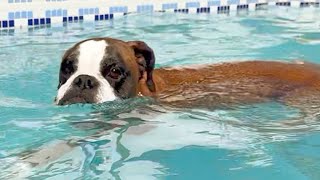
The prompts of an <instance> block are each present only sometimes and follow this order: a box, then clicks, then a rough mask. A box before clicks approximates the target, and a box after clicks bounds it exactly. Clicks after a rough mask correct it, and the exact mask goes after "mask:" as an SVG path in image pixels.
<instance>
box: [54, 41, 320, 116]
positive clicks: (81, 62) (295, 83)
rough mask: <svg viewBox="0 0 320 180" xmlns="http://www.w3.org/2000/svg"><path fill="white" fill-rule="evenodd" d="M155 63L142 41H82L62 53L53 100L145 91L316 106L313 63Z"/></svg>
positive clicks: (177, 98) (102, 98) (211, 101)
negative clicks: (158, 64)
mask: <svg viewBox="0 0 320 180" xmlns="http://www.w3.org/2000/svg"><path fill="white" fill-rule="evenodd" d="M195 61H196V60H195ZM154 66H155V54H154V52H153V50H152V48H151V47H149V46H148V45H147V44H146V43H145V42H143V41H128V42H125V41H122V40H118V39H113V38H92V39H87V40H84V41H81V42H79V43H77V44H75V45H74V46H73V47H71V48H70V49H68V50H67V51H66V53H65V54H64V56H63V58H62V61H61V66H60V75H59V85H58V93H57V96H56V99H55V102H56V104H57V105H68V104H75V103H103V102H107V101H114V100H116V99H128V98H133V97H137V96H148V97H152V98H154V99H155V100H156V101H158V102H160V103H162V104H167V105H170V106H174V107H183V108H185V107H201V108H228V107H232V106H235V105H239V104H248V103H257V102H265V101H280V102H282V103H285V104H287V105H291V106H296V107H299V108H300V109H303V110H304V111H310V108H309V107H310V106H316V107H318V106H319V102H320V101H319V97H320V94H319V92H320V68H319V65H316V64H311V63H304V62H301V61H300V62H296V63H292V62H291V63H290V62H280V61H240V62H232V63H221V64H209V65H202V66H201V65H195V66H188V67H170V68H158V69H155V68H154ZM316 111H318V108H317V110H316Z"/></svg>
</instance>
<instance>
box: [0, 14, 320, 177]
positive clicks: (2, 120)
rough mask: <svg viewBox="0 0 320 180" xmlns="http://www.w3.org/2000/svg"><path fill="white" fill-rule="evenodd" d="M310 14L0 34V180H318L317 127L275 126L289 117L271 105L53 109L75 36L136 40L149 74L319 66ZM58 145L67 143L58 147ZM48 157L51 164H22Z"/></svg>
mask: <svg viewBox="0 0 320 180" xmlns="http://www.w3.org/2000/svg"><path fill="white" fill-rule="evenodd" d="M319 13H320V10H319V9H314V8H310V9H293V8H290V9H287V8H275V9H273V10H260V11H256V12H250V13H248V12H247V11H243V12H239V13H238V14H236V15H228V14H218V15H213V14H199V15H195V14H170V13H168V14H161V13H154V14H152V15H145V14H144V15H129V16H124V17H123V18H121V19H117V20H115V21H103V22H102V21H101V22H94V23H74V24H72V23H71V24H68V25H67V26H65V27H63V28H62V27H52V28H37V29H30V30H29V31H21V30H16V31H15V32H12V31H2V32H1V35H2V36H1V41H0V47H1V50H0V58H1V61H0V67H1V69H0V82H1V86H0V147H1V149H0V169H2V171H1V172H0V179H11V178H17V177H20V178H30V179H44V178H48V179H50V178H51V179H62V178H63V179H268V178H272V179H283V178H290V179H299V180H301V179H319V178H320V173H319V172H320V171H319V170H320V165H319V163H318V162H319V159H320V156H319V154H318V152H319V151H320V148H319V147H320V146H319V145H320V133H319V127H320V126H319V125H320V123H319V122H308V121H306V122H305V124H299V125H296V126H291V127H285V126H284V127H281V126H279V124H277V122H279V121H283V120H287V119H290V118H295V117H298V116H299V110H298V109H294V108H292V107H287V106H284V105H283V104H279V103H276V102H270V103H263V104H253V105H243V106H239V107H237V108H233V109H215V110H212V111H206V110H201V109H184V110H176V109H170V108H166V107H160V106H158V105H155V104H152V101H150V99H147V98H140V99H132V100H127V101H125V102H113V103H106V104H103V105H96V106H90V105H72V106H68V107H57V106H55V105H54V104H53V99H54V96H55V95H56V89H57V82H58V71H59V62H60V58H61V56H62V54H63V52H64V50H66V49H67V48H68V47H70V46H71V45H72V44H74V43H76V42H78V41H81V40H83V39H86V38H90V37H100V36H110V37H114V38H119V39H123V40H135V39H138V40H144V41H146V42H147V43H148V44H149V45H150V46H151V47H153V49H154V51H155V53H156V59H157V61H156V66H157V67H164V66H174V65H185V64H204V63H217V62H227V61H234V60H281V61H295V60H306V61H309V62H315V63H320V59H319V55H320V51H319V47H320V33H319V27H320V19H319V18H318V14H319ZM315 116H316V115H315ZM63 142H68V143H69V144H71V145H70V146H67V147H66V146H58V145H57V144H63ZM57 147H59V148H57ZM50 150H52V151H55V153H54V154H56V156H55V157H44V158H42V159H44V160H43V161H41V162H40V163H38V164H37V163H34V164H32V163H31V164H27V163H25V162H24V160H25V159H27V158H29V159H32V157H30V155H31V156H32V153H34V152H44V151H46V152H48V151H50ZM38 154H39V153H38ZM40 154H41V153H40ZM43 154H44V155H45V154H46V153H43ZM51 154H53V153H51ZM39 156H40V155H39ZM34 159H36V158H35V157H34ZM46 160H47V161H46ZM35 162H36V161H35ZM33 166H34V167H33Z"/></svg>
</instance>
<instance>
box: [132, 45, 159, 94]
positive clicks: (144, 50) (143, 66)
mask: <svg viewBox="0 0 320 180" xmlns="http://www.w3.org/2000/svg"><path fill="white" fill-rule="evenodd" d="M127 44H128V45H129V46H130V47H131V48H132V49H133V50H134V53H135V56H136V61H137V63H138V65H139V71H140V78H142V77H143V74H144V72H146V73H147V81H146V83H147V86H148V88H149V90H150V91H151V92H155V90H156V88H155V85H154V82H153V77H152V73H153V69H154V64H155V61H156V59H155V56H154V53H153V50H152V49H151V48H150V47H149V46H148V45H147V44H146V43H145V42H143V41H128V42H127Z"/></svg>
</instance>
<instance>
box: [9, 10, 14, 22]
mask: <svg viewBox="0 0 320 180" xmlns="http://www.w3.org/2000/svg"><path fill="white" fill-rule="evenodd" d="M8 19H9V20H12V19H14V12H9V13H8Z"/></svg>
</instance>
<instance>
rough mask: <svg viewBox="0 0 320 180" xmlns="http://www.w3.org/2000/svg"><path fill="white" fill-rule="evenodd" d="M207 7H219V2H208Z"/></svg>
mask: <svg viewBox="0 0 320 180" xmlns="http://www.w3.org/2000/svg"><path fill="white" fill-rule="evenodd" d="M208 6H209V7H210V6H220V1H219V0H218V1H208Z"/></svg>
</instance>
